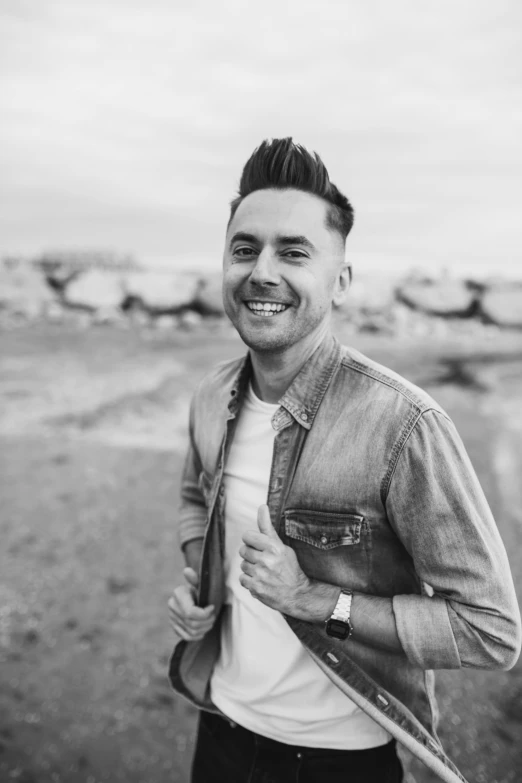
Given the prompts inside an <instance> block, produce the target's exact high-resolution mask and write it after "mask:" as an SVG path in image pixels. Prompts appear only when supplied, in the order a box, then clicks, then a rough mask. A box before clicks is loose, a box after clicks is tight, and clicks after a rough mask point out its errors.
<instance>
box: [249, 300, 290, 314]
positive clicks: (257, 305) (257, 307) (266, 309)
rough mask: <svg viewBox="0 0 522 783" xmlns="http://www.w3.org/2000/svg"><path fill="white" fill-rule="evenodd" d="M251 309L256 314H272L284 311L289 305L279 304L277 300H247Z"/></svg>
mask: <svg viewBox="0 0 522 783" xmlns="http://www.w3.org/2000/svg"><path fill="white" fill-rule="evenodd" d="M246 305H247V307H248V309H249V310H252V312H253V313H256V315H264V316H272V315H275V313H282V312H283V310H286V308H287V307H288V305H284V304H277V303H276V302H247V303H246Z"/></svg>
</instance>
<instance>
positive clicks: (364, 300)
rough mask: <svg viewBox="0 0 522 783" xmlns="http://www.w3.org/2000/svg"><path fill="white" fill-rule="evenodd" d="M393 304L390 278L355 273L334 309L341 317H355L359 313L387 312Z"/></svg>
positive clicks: (374, 313) (377, 313) (375, 313)
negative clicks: (339, 302) (344, 295)
mask: <svg viewBox="0 0 522 783" xmlns="http://www.w3.org/2000/svg"><path fill="white" fill-rule="evenodd" d="M393 304H394V292H393V284H392V281H391V279H390V278H388V277H386V276H379V275H368V274H366V275H356V276H355V279H354V281H353V283H352V285H351V286H350V288H349V290H348V293H347V294H346V299H345V301H344V302H343V303H342V304H341V305H340V306H339V307H337V308H335V309H336V311H337V312H338V313H340V314H341V315H342V316H343V317H345V316H346V317H348V318H349V319H350V320H354V319H357V318H358V317H359V315H360V314H362V315H365V316H370V317H373V316H376V315H377V316H380V315H381V314H382V313H388V312H389V311H390V310H391V308H392V306H393Z"/></svg>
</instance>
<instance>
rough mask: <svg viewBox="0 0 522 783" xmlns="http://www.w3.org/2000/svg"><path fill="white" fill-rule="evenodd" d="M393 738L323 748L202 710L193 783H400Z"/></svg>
mask: <svg viewBox="0 0 522 783" xmlns="http://www.w3.org/2000/svg"><path fill="white" fill-rule="evenodd" d="M402 780H403V776H402V765H401V762H400V760H399V758H398V756H397V752H396V746H395V740H392V741H391V742H389V743H388V744H387V745H381V746H380V747H378V748H370V749H368V750H323V749H319V748H302V747H297V746H295V745H285V744H283V743H282V742H276V741H275V740H270V739H266V737H261V736H259V734H254V732H252V731H248V729H244V728H243V727H242V726H238V725H237V724H233V723H231V722H230V721H228V720H225V719H224V718H220V717H219V716H218V715H213V714H211V713H208V712H202V713H201V715H200V720H199V730H198V739H197V743H196V751H195V754H194V761H193V763H192V778H191V781H192V783H326V781H327V782H328V783H401V781H402Z"/></svg>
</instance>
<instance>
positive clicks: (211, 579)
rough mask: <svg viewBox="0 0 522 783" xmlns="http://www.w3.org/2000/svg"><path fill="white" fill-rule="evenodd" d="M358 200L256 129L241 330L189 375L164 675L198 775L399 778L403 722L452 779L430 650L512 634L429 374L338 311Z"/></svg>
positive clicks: (462, 655) (471, 652)
mask: <svg viewBox="0 0 522 783" xmlns="http://www.w3.org/2000/svg"><path fill="white" fill-rule="evenodd" d="M352 223H353V210H352V207H351V205H350V203H349V201H348V200H347V199H346V197H345V196H343V195H342V194H341V193H340V192H339V190H338V189H337V188H336V187H335V185H333V184H332V183H331V182H330V179H329V176H328V172H327V171H326V168H325V167H324V164H323V163H322V161H321V160H320V158H319V157H318V156H317V155H315V154H311V153H309V152H308V151H307V150H305V149H304V148H302V147H301V146H299V145H297V144H295V143H294V142H293V141H292V140H291V139H280V140H273V141H271V142H268V141H266V142H263V144H262V145H261V146H260V147H259V148H258V149H257V150H256V151H255V152H254V153H253V155H252V157H251V158H250V160H249V161H248V162H247V164H246V166H245V168H244V171H243V174H242V178H241V182H240V188H239V196H238V198H236V199H235V200H234V201H233V202H232V209H231V216H230V221H229V224H228V228H227V235H226V245H225V252H224V266H223V271H224V274H223V298H224V303H225V309H226V312H227V315H228V316H229V318H230V319H231V321H232V323H233V324H234V326H235V327H236V329H237V331H238V332H239V334H240V336H241V338H242V339H243V341H244V342H245V344H246V345H247V346H248V348H249V351H248V353H247V355H246V357H244V358H242V359H239V360H235V361H232V362H226V363H224V364H221V365H219V366H218V367H217V368H216V369H215V370H214V371H213V372H211V373H210V374H209V375H208V376H207V377H206V378H205V379H204V380H203V381H202V383H201V384H200V385H199V387H198V389H197V390H196V392H195V394H194V398H193V401H192V406H191V413H190V446H189V451H188V454H187V458H186V463H185V470H184V475H183V483H182V510H181V522H180V537H181V545H182V547H183V551H184V554H185V558H186V562H187V567H186V568H185V571H184V575H185V579H186V585H184V586H181V587H179V588H177V589H176V590H175V591H174V593H173V595H172V597H171V599H170V601H169V611H170V618H171V623H172V626H173V628H174V630H175V631H176V633H177V634H178V635H179V636H180V637H181V640H182V641H180V643H179V644H178V645H177V647H176V649H175V651H174V654H173V656H172V660H171V666H170V678H171V682H172V684H173V687H174V688H175V689H176V690H178V691H179V692H180V693H181V694H183V695H184V696H186V697H187V698H189V699H190V700H191V701H192V703H194V704H195V705H196V706H197V707H198V708H200V709H201V716H200V724H199V732H198V740H197V746H196V752H195V757H194V762H193V770H192V781H193V783H212V781H215V782H216V783H223V781H227V783H247V781H257V783H269V782H271V783H277V782H278V781H281V783H283V782H285V783H286V781H298V783H313V781H321V783H322V782H323V781H325V780H328V781H330V782H331V783H335V782H336V781H347V780H349V781H350V782H351V783H373V782H374V781H375V783H385V782H387V783H395V782H396V781H397V782H398V781H401V780H402V767H401V763H400V761H399V758H398V756H397V751H396V742H397V740H398V741H399V742H401V743H403V744H404V745H405V746H406V747H407V748H409V749H410V750H411V751H412V752H413V753H414V754H416V755H417V756H418V757H419V758H421V759H422V760H423V761H424V762H425V763H426V764H427V765H428V766H429V767H430V768H431V769H432V770H433V771H434V772H436V773H438V775H439V776H440V778H441V779H442V780H445V781H448V782H449V783H456V781H462V780H463V778H462V776H461V775H460V773H459V772H458V771H457V769H456V768H455V766H454V765H453V764H452V762H451V761H450V760H449V759H448V757H447V756H446V755H445V753H444V751H443V749H442V747H441V745H440V742H439V740H438V737H437V733H436V721H437V717H436V716H437V710H436V704H435V697H434V677H433V671H432V670H433V669H437V668H442V669H447V668H460V667H462V666H468V667H475V668H486V669H495V668H500V669H503V668H504V669H505V668H510V667H511V666H513V665H514V663H515V661H516V659H517V656H518V654H519V651H520V615H519V611H518V607H517V603H516V598H515V593H514V588H513V583H512V580H511V576H510V572H509V565H508V562H507V557H506V553H505V550H504V547H503V545H502V542H501V540H500V537H499V535H498V531H497V529H496V526H495V523H494V520H493V519H492V516H491V512H490V510H489V507H488V505H487V503H486V500H485V498H484V495H483V493H482V491H481V488H480V486H479V484H478V481H477V478H476V476H475V473H474V472H473V468H472V467H471V464H470V462H469V459H468V457H467V455H466V452H465V450H464V447H463V445H462V442H461V441H460V439H459V436H458V434H457V433H456V431H455V428H454V426H453V424H452V422H451V421H450V419H449V418H448V416H447V415H446V413H445V412H444V411H443V410H442V409H441V408H440V407H439V406H438V405H437V404H436V403H435V402H434V401H433V400H432V399H431V398H430V397H429V396H428V395H427V394H426V393H425V392H423V391H422V390H421V389H419V388H417V387H415V386H413V385H412V384H411V383H409V382H408V381H406V380H404V379H403V378H401V377H399V376H398V375H396V374H395V373H393V372H391V371H390V370H388V369H386V368H385V367H382V366H380V365H378V364H376V363H375V362H373V361H371V360H370V359H368V358H366V357H365V356H363V355H362V354H360V353H359V352H357V351H355V350H353V349H350V348H346V347H344V346H341V345H340V344H339V343H338V342H337V340H336V339H335V338H334V337H333V335H332V332H331V312H332V307H333V306H334V305H337V304H340V303H341V302H342V300H343V299H344V297H345V295H346V293H347V290H348V288H349V283H350V269H349V267H348V265H347V263H346V260H345V240H346V237H347V235H348V233H349V231H350V229H351V226H352Z"/></svg>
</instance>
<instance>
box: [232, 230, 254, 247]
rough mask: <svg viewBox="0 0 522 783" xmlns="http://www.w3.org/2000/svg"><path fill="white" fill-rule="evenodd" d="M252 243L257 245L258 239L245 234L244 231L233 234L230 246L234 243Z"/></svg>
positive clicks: (252, 235)
mask: <svg viewBox="0 0 522 783" xmlns="http://www.w3.org/2000/svg"><path fill="white" fill-rule="evenodd" d="M238 241H240V242H253V243H255V244H257V243H258V242H259V240H258V238H257V237H256V236H254V234H247V233H246V232H245V231H236V233H235V234H233V236H232V238H231V240H230V245H233V243H234V242H238Z"/></svg>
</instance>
